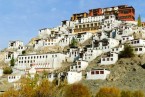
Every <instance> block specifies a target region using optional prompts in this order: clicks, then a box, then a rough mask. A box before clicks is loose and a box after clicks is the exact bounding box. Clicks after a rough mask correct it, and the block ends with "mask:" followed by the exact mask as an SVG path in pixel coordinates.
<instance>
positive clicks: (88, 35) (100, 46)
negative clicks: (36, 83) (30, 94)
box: [5, 5, 145, 84]
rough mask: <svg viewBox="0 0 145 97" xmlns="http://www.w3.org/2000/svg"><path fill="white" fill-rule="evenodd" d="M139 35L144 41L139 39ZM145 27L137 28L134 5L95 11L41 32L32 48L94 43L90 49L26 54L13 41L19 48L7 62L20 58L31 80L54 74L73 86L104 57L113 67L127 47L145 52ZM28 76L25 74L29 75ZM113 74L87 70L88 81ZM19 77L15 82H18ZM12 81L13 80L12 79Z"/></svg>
mask: <svg viewBox="0 0 145 97" xmlns="http://www.w3.org/2000/svg"><path fill="white" fill-rule="evenodd" d="M135 35H139V36H140V38H138V39H137V38H136V37H135ZM144 38H145V26H144V23H142V27H138V26H137V21H135V9H134V8H133V7H132V6H127V5H120V6H114V7H107V8H97V9H91V10H89V12H88V13H87V12H84V13H77V14H73V15H72V17H71V20H65V21H62V22H61V25H60V26H58V27H55V28H45V29H41V30H39V35H38V37H37V39H36V40H34V42H33V43H32V44H31V45H29V46H32V47H33V48H34V50H41V49H42V48H44V47H53V46H60V47H61V48H65V47H66V46H70V44H71V43H72V40H74V39H75V40H76V41H77V42H78V43H79V44H84V43H85V42H86V41H88V40H91V42H90V44H89V45H87V46H85V45H84V46H80V47H69V49H68V50H67V52H57V53H53V52H48V53H46V54H26V55H22V51H23V50H26V49H28V48H29V47H28V46H24V45H23V43H22V42H20V41H11V42H10V43H9V47H8V49H12V48H13V49H16V50H15V51H13V52H7V53H6V56H5V62H9V61H10V60H11V59H12V58H14V59H16V60H17V61H16V64H15V66H14V67H15V68H16V69H17V70H24V71H25V72H26V73H29V74H30V75H31V77H34V74H36V73H39V72H43V71H44V70H47V71H50V72H51V73H49V74H48V79H49V80H50V81H53V80H54V79H56V78H57V79H60V78H62V77H63V78H66V79H67V81H68V83H69V84H72V83H75V82H78V81H80V80H81V79H82V78H83V75H82V71H85V70H86V68H87V67H88V66H89V65H90V62H91V61H93V60H94V59H96V58H97V57H98V56H100V57H101V59H100V63H96V67H97V64H99V65H111V64H115V63H116V62H117V61H118V54H119V53H120V52H121V51H123V50H124V44H125V43H128V44H129V45H131V46H133V49H134V52H135V53H136V54H143V53H145V40H144ZM64 62H73V64H72V65H71V66H70V67H69V70H68V71H65V73H62V72H61V73H56V72H53V71H54V70H56V69H60V68H61V67H63V65H62V63H64ZM26 73H24V74H26ZM110 73H111V71H110V70H107V69H105V68H102V69H98V68H92V69H91V70H90V71H86V80H97V79H102V80H104V79H106V78H107V77H108V75H109V74H110ZM14 78H15V80H14ZM19 78H20V77H8V81H9V82H14V81H17V80H18V79H19ZM11 79H12V80H11Z"/></svg>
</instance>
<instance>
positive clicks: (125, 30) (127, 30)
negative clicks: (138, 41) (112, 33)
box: [115, 23, 134, 40]
mask: <svg viewBox="0 0 145 97" xmlns="http://www.w3.org/2000/svg"><path fill="white" fill-rule="evenodd" d="M133 33H134V30H133V29H132V26H131V25H127V24H124V23H123V24H121V25H120V26H118V29H117V30H116V37H115V39H119V40H121V39H122V36H131V35H133Z"/></svg>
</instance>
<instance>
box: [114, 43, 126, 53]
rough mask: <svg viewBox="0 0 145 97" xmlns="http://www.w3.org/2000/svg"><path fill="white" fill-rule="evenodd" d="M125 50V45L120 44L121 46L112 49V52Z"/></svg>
mask: <svg viewBox="0 0 145 97" xmlns="http://www.w3.org/2000/svg"><path fill="white" fill-rule="evenodd" d="M123 50H124V45H121V46H119V47H116V48H112V49H111V52H114V53H118V54H119V53H120V52H121V51H123Z"/></svg>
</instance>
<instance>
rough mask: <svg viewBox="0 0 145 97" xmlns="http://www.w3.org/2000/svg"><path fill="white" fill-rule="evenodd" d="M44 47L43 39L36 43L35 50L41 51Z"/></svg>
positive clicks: (37, 40)
mask: <svg viewBox="0 0 145 97" xmlns="http://www.w3.org/2000/svg"><path fill="white" fill-rule="evenodd" d="M43 46H44V40H43V39H36V40H35V43H34V49H39V48H41V47H43Z"/></svg>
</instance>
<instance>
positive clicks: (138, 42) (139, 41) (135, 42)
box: [130, 39, 145, 47]
mask: <svg viewBox="0 0 145 97" xmlns="http://www.w3.org/2000/svg"><path fill="white" fill-rule="evenodd" d="M130 45H131V46H134V47H135V46H145V40H143V39H134V40H131V42H130Z"/></svg>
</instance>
